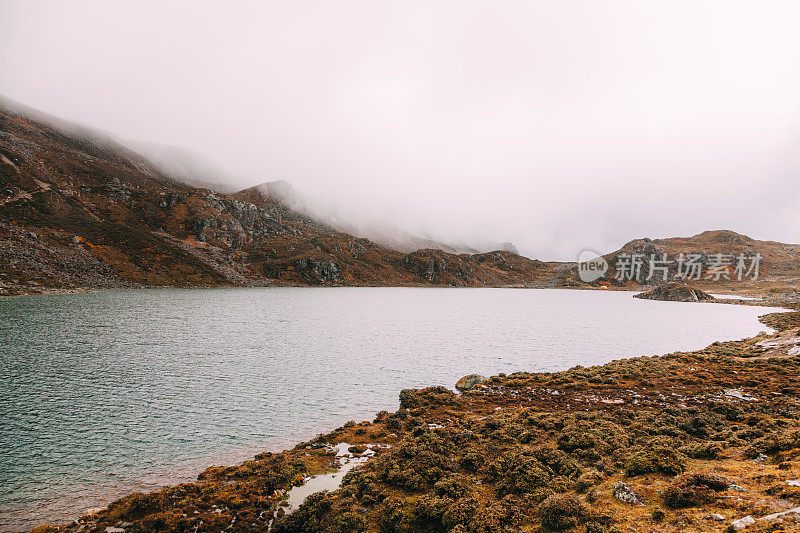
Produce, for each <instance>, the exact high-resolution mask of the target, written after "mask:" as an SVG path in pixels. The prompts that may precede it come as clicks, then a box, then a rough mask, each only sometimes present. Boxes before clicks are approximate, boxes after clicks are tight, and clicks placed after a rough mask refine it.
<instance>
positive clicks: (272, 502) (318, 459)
mask: <svg viewBox="0 0 800 533" xmlns="http://www.w3.org/2000/svg"><path fill="white" fill-rule="evenodd" d="M718 303H723V302H718ZM724 303H728V304H731V303H733V302H724ZM762 305H763V304H762ZM787 305H791V304H788V303H787ZM788 308H789V309H791V307H788ZM778 315H793V316H792V317H791V320H790V322H791V324H794V323H795V322H794V321H796V320H797V318H796V316H794V315H797V312H794V313H792V312H775V313H769V314H767V315H763V316H761V317H760V321H761V322H762V323H764V324H765V325H767V326H768V327H772V328H775V329H776V333H775V334H769V335H766V338H772V337H776V336H780V335H781V331H785V330H786V329H787V328H786V324H784V323H782V322H785V320H782V319H781V317H780V316H778ZM784 318H785V317H784ZM776 326H778V327H776ZM759 337H762V336H761V335H760V336H759ZM755 339H756V338H750V339H745V340H743V341H728V342H724V343H714V344H713V345H712V346H710V347H708V348H706V349H705V350H698V351H697V352H689V355H692V354H697V353H702V352H704V351H706V350H709V349H712V347H713V346H714V345H717V344H721V345H725V346H729V345H732V346H739V345H740V344H742V343H744V344H748V343H749V344H750V345H751V348H752V345H753V344H754V342H753V341H754V340H755ZM760 340H763V339H760ZM751 348H747V349H751ZM673 355H674V354H668V355H664V356H653V357H649V358H648V357H644V358H641V357H639V358H632V359H623V360H617V361H613V362H611V363H607V364H605V365H601V366H599V367H591V368H590V370H591V369H599V370H602V369H605V368H606V367H609V366H613V365H615V364H619V363H620V362H621V361H623V362H624V361H636V360H642V359H645V360H662V359H664V358H669V357H672V356H673ZM577 368H581V367H577ZM574 370H575V369H574V368H573V369H570V370H566V371H562V372H556V373H549V374H541V375H543V376H555V375H559V374H565V373H570V372H573V371H574ZM518 374H525V373H517V374H512V376H516V375H518ZM506 379H507V378H506V377H505V376H503V375H502V374H501V375H499V376H495V377H494V378H492V381H493V382H494V381H498V382H500V383H502V382H503V381H504V380H506ZM431 389H436V390H438V389H443V387H432V388H431ZM428 390H429V389H423V390H422V391H423V392H424V391H428ZM444 390H445V391H446V389H444ZM447 392H448V393H450V392H449V391H447ZM412 393H413V394H417V393H419V394H422V392H420V391H412ZM404 394H406V391H404V392H403V393H401V411H402V410H407V406H403V403H404V401H403V397H404V396H403V395H404ZM437 394H445V392H441V391H440V392H437ZM450 394H452V393H450ZM462 396H468V395H467V394H464V395H462ZM407 397H408V396H407ZM603 405H612V404H606V403H603ZM420 414H422V413H420ZM395 415H396V413H395ZM395 415H387V414H385V413H384V414H383V417H384V418H385V417H387V416H395ZM380 419H381V415H380V414H379V417H378V418H377V419H376V420H375V422H373V423H368V422H362V423H360V424H355V423H348V424H346V425H345V426H343V427H341V428H339V429H338V430H335V431H334V432H332V433H330V434H328V435H327V436H325V438H324V439H320V438H317V439H314V440H312V441H308V442H306V443H301V444H299V445H297V446H296V447H295V448H293V449H290V450H284V451H283V452H280V453H274V452H264V453H260V454H258V455H257V456H256V459H255V462H256V463H259V462H263V461H265V460H266V459H267V458H286V457H295V459H297V451H298V449H300V450H304V449H305V448H303V446H310V447H311V448H309V450H312V451H314V453H312V454H311V455H312V457H311V459H309V460H304V461H303V463H304V467H303V468H304V470H303V471H304V472H305V474H304V476H305V475H307V474H311V475H313V474H314V473H324V472H325V471H328V470H329V469H330V468H331V464H332V463H331V458H330V457H328V456H327V455H326V453H324V450H325V448H324V447H317V446H316V444H315V443H319V442H321V441H327V442H328V444H335V442H332V441H336V440H339V441H347V442H350V443H355V444H360V443H362V441H363V440H364V439H363V438H361V439H359V438H358V437H359V435H362V436H363V435H364V434H370V432H369V430H363V431H361V430H360V428H364V427H367V428H369V427H370V426H371V425H374V424H378V423H379V422H380ZM353 428H356V429H355V430H353ZM392 435H394V436H392ZM370 436H371V437H373V436H374V435H372V434H370ZM348 439H349V440H348ZM401 439H402V437H401V436H400V435H398V434H397V432H391V433H387V432H386V431H384V432H383V436H382V437H379V438H373V439H371V440H372V443H380V444H388V445H390V446H391V445H394V444H398V442H400V440H401ZM368 440H369V439H368ZM364 443H366V442H364ZM320 450H322V451H321V452H320ZM307 453H308V451H304V452H303V456H304V455H305V454H307ZM379 455H380V454H379ZM258 457H262V459H260V460H259V459H258ZM373 461H374V459H371V460H370V462H373ZM306 463H307V464H306ZM252 468H253V460H250V461H245V462H244V463H242V464H240V465H238V466H234V467H210V468H209V469H207V470H206V471H204V472H203V473H201V474H200V476H199V477H198V481H196V482H193V483H189V484H185V483H184V484H181V485H178V487H184V486H185V485H192V486H194V485H198V484H199V485H207V486H212V487H213V486H215V483H217V482H219V481H220V480H221V479H227V478H229V477H230V476H229V474H230V472H240V471H241V469H245V470H246V471H248V470H252ZM258 470H259V472H262V469H261V468H259V469H258ZM222 473H225V475H224V476H223V477H222V478H220V475H221V474H222ZM262 473H263V472H262ZM294 478H296V476H294V477H293V478H292V479H289V480H288V481H290V482H291V483H290V484H289V485H288V486H283V488H276V489H275V491H277V492H274V493H273V494H271V495H266V499H264V497H265V495H263V494H262V495H261V498H260V499H259V501H260V504H261V505H262V506H263V505H266V506H267V507H269V508H272V507H274V509H273V510H274V511H275V512H277V511H278V510H279V509H280V502H281V501H282V496H283V494H284V492H285V491H286V490H287V489H288V488H289V487H290V486H292V484H294V483H295V482H296V479H294ZM284 485H285V483H284ZM169 490H173V489H170V488H169V487H168V488H165V489H162V490H160V491H156V492H155V493H151V494H161V493H164V491H169ZM133 497H134V496H127V497H124V498H122V499H121V500H118V501H117V502H115V503H114V504H112V505H111V506H110V507H109V508H106V509H104V510H102V511H100V513H99V514H96V515H94V516H92V517H84V518H82V519H80V520H79V521H77V522H73V523H72V524H71V525H67V526H61V527H59V528H58V530H73V529H74V528H77V527H81V526H91V525H92V524H96V525H98V527H99V525H103V524H107V520H108V517H109V516H110V515H109V513H112V511H114V509H117V508H118V507H119V502H125V501H129V500H130V498H133ZM215 513H216V511H215ZM112 514H113V513H112ZM123 514H124V513H123ZM216 514H222V513H216ZM190 518H191V517H190ZM117 523H128V521H127V520H118V521H117ZM280 523H281V521H280V520H279V521H278V524H280ZM253 525H254V526H255V523H254V524H253ZM48 527H50V526H43V528H44V529H42V528H37V531H50V530H53V529H52V528H51V529H47V528H48ZM104 527H117V526H107V525H106V526H104ZM134 529H135V528H134ZM89 530H91V527H90V529H89ZM101 530H102V529H98V531H101ZM245 530H246V529H245Z"/></svg>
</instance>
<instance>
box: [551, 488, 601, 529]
mask: <svg viewBox="0 0 800 533" xmlns="http://www.w3.org/2000/svg"><path fill="white" fill-rule="evenodd" d="M588 514H589V513H588V510H587V509H586V505H585V504H584V503H583V501H581V500H580V499H579V498H577V497H576V496H573V495H570V494H557V495H554V496H550V497H549V498H547V499H546V500H545V501H543V502H542V503H541V505H539V516H540V517H541V519H542V525H543V526H544V527H548V528H550V529H558V530H561V529H568V528H571V527H575V526H576V525H578V523H580V522H581V521H582V520H584V519H585V518H586V517H587V516H588Z"/></svg>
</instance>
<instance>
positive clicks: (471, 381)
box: [456, 374, 488, 392]
mask: <svg viewBox="0 0 800 533" xmlns="http://www.w3.org/2000/svg"><path fill="white" fill-rule="evenodd" d="M487 379H488V378H486V377H485V376H481V375H480V374H470V375H468V376H464V377H463V378H461V379H459V380H458V382H457V383H456V389H458V390H460V391H461V392H465V391H468V390H470V389H472V388H473V387H475V385H477V384H479V383H483V382H484V381H486V380H487Z"/></svg>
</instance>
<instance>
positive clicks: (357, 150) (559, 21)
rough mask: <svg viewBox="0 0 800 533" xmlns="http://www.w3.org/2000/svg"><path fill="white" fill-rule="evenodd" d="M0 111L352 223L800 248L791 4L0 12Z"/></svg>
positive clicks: (598, 243)
mask: <svg viewBox="0 0 800 533" xmlns="http://www.w3.org/2000/svg"><path fill="white" fill-rule="evenodd" d="M0 20H2V21H3V23H2V31H0V93H2V94H4V95H5V96H8V97H11V98H13V99H16V100H19V101H21V102H23V103H25V104H28V105H30V106H33V107H36V108H39V109H41V110H43V111H46V112H49V113H52V114H55V115H59V116H61V117H63V118H67V119H70V120H75V121H78V122H82V123H85V124H89V125H92V126H97V127H100V128H103V129H106V130H108V131H110V132H113V133H115V134H116V135H118V136H119V137H121V138H125V139H136V140H146V141H153V142H157V143H164V144H169V145H178V146H184V147H188V148H191V149H193V150H196V151H198V152H200V153H202V154H204V155H205V156H207V157H210V158H212V159H214V160H216V161H218V162H219V163H220V164H221V165H222V166H223V167H225V168H227V169H230V170H231V171H232V172H233V173H234V174H235V175H237V176H240V177H239V178H238V180H239V182H240V184H241V185H242V186H243V187H244V186H248V185H252V184H255V183H259V182H262V181H269V180H274V179H285V180H287V181H289V182H290V183H292V184H293V185H294V186H295V187H296V188H297V189H298V190H299V191H301V192H302V193H304V194H307V195H310V196H312V197H315V198H317V199H322V200H323V201H325V202H330V203H331V204H335V205H338V206H339V207H340V209H341V211H342V212H343V213H344V214H345V215H346V216H349V217H352V218H354V219H358V220H357V221H361V222H363V221H369V220H381V221H388V222H389V223H391V224H395V225H397V226H399V227H401V228H402V229H406V230H411V231H415V232H418V233H427V234H428V235H429V236H432V237H436V238H442V239H449V240H461V241H468V240H479V239H493V240H510V241H513V242H514V243H515V244H517V246H518V247H519V249H520V251H521V252H522V253H524V254H525V255H529V256H532V257H537V258H543V259H555V258H558V259H568V260H574V259H575V258H576V257H577V255H578V253H579V252H580V251H581V249H583V248H584V247H591V248H596V249H600V250H602V251H610V250H611V249H614V248H616V247H618V246H619V245H621V244H622V243H624V242H626V241H628V240H631V239H633V238H636V237H644V236H649V237H653V238H655V237H664V236H676V235H691V234H695V233H698V232H700V231H703V230H705V229H721V228H729V229H733V230H736V231H739V232H742V233H746V234H749V235H751V236H753V237H757V238H765V239H772V240H782V241H789V242H800V31H798V21H800V2H797V1H795V0H787V1H785V2H775V1H768V0H766V1H765V0H753V1H748V2H737V1H732V0H720V1H700V0H691V1H677V0H670V1H660V0H659V1H646V0H630V1H612V0H585V1H569V0H558V1H553V0H548V1H531V0H527V1H522V2H513V1H501V2H498V1H490V0H487V1H485V2H470V1H465V0H455V1H433V0H424V1H420V2H410V1H403V2H388V1H376V0H365V1H363V2H351V1H342V0H339V1H336V2H330V1H320V2H304V1H291V2H289V1H283V2H252V3H249V2H202V1H197V0H194V1H191V2H164V1H155V2H144V1H141V0H137V1H136V2H106V1H97V2H84V1H70V2H51V1H46V2H37V1H32V0H22V1H19V2H16V1H9V0H0Z"/></svg>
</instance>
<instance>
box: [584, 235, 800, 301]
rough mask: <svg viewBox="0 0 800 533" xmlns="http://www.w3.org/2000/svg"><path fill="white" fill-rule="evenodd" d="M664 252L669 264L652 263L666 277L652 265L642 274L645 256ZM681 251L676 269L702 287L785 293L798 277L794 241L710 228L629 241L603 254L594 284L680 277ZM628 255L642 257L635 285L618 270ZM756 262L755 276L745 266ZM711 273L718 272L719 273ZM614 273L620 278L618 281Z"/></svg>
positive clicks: (799, 259)
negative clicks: (740, 265)
mask: <svg viewBox="0 0 800 533" xmlns="http://www.w3.org/2000/svg"><path fill="white" fill-rule="evenodd" d="M665 254H666V258H667V261H668V262H669V263H661V264H657V265H656V266H663V267H666V280H665V279H664V271H663V270H659V269H656V270H655V272H654V275H653V277H652V278H651V279H650V280H648V279H646V278H647V276H648V275H649V270H650V258H651V256H653V257H655V258H656V259H660V258H663V257H664V255H665ZM681 254H683V256H684V263H683V269H682V271H681V273H683V274H693V275H692V276H690V277H689V279H688V280H685V281H686V282H687V283H691V285H692V286H695V287H699V288H702V289H703V290H707V291H708V290H711V291H712V292H713V290H717V291H721V292H729V291H733V292H736V291H741V290H753V289H758V290H764V289H767V290H771V291H773V292H786V291H792V290H794V288H795V287H796V286H797V284H798V282H799V281H800V245H798V244H786V243H781V242H775V241H762V240H757V239H753V238H750V237H748V236H746V235H742V234H739V233H736V232H734V231H730V230H712V231H705V232H703V233H699V234H697V235H694V236H692V237H671V238H666V239H649V238H642V239H636V240H633V241H630V242H628V243H627V244H625V245H624V246H623V247H622V248H620V249H619V250H617V251H615V252H612V253H610V254H606V255H604V256H603V257H604V258H605V259H606V261H607V262H608V265H609V270H608V272H607V273H606V275H605V276H604V277H602V278H600V279H599V280H597V281H596V282H594V284H595V285H616V286H633V285H657V284H661V283H665V282H676V281H684V280H683V279H682V278H681V277H679V266H680V265H679V261H678V259H679V257H680V256H681ZM719 254H722V255H721V256H720V255H719ZM634 255H638V256H639V257H641V258H642V259H643V264H642V267H641V277H640V282H641V283H639V284H637V283H634V282H633V281H631V280H629V279H627V277H628V276H624V275H623V274H626V273H629V272H630V270H629V269H627V268H626V267H625V266H624V265H623V263H625V262H627V261H629V258H630V257H632V256H634ZM690 256H691V257H693V261H694V262H696V263H697V264H699V265H700V267H699V269H700V272H701V274H700V279H693V278H694V277H696V274H694V273H693V272H692V271H691V267H689V265H688V261H689V259H690ZM740 257H741V258H742V259H743V261H744V264H743V266H744V270H743V271H742V276H741V277H742V279H741V281H740V280H739V279H738V277H739V275H738V272H737V271H736V267H737V265H738V261H739V258H740ZM757 257H760V259H757ZM756 265H757V267H758V275H757V276H755V269H753V270H751V267H754V266H756ZM712 267H716V270H712V271H711V273H709V269H710V268H712ZM748 271H749V272H748ZM695 272H696V271H695ZM714 272H719V276H718V275H717V274H716V273H714ZM618 274H619V276H618ZM573 276H575V278H577V271H575V270H574V269H573ZM618 277H620V278H625V279H622V280H620V279H617V278H618ZM754 278H755V279H754Z"/></svg>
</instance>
